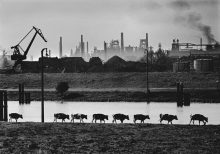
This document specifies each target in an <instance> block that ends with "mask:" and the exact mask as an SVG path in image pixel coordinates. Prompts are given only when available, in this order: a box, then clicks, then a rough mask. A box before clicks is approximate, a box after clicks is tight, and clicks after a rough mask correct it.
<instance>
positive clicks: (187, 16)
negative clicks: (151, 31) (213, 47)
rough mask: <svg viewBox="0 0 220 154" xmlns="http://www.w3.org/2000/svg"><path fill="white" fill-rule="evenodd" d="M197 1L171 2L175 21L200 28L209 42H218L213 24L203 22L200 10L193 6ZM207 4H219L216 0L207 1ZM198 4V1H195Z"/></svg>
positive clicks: (178, 0)
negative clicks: (194, 8)
mask: <svg viewBox="0 0 220 154" xmlns="http://www.w3.org/2000/svg"><path fill="white" fill-rule="evenodd" d="M195 2H196V1H194V2H192V1H189V2H188V1H184V0H177V1H173V2H171V3H170V4H169V5H170V6H171V8H173V10H175V17H174V21H175V22H176V23H180V24H185V25H186V26H189V27H190V28H194V29H197V30H199V31H200V32H201V33H202V34H203V36H204V37H205V38H206V39H207V41H208V43H216V42H218V41H217V40H216V39H215V37H214V34H213V33H212V29H211V26H210V25H208V24H205V23H203V17H202V15H201V14H200V13H199V12H196V11H194V10H193V8H192V7H191V6H192V5H193V3H195ZM205 2H206V3H205V4H206V5H208V4H217V1H216V0H210V1H209V2H208V1H205ZM203 3H204V2H203ZM195 4H196V3H195Z"/></svg>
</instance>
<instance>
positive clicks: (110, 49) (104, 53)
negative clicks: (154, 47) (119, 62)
mask: <svg viewBox="0 0 220 154" xmlns="http://www.w3.org/2000/svg"><path fill="white" fill-rule="evenodd" d="M84 46H85V42H84V41H83V36H82V35H81V42H80V43H79V45H78V46H76V49H75V53H73V52H71V54H70V56H71V57H83V58H84V59H85V60H86V61H87V60H88V59H90V58H91V57H99V58H101V59H102V60H103V61H107V60H108V59H109V58H111V57H113V56H119V57H121V58H123V59H124V60H128V61H138V60H140V58H141V57H143V56H144V54H145V53H144V50H145V49H146V48H147V49H148V34H146V38H145V39H140V45H139V47H137V46H131V45H129V46H125V45H124V33H121V38H120V41H119V40H118V39H113V40H111V41H110V42H109V43H107V42H105V41H104V49H103V50H100V49H98V48H97V47H94V49H93V51H91V52H90V53H89V49H88V42H87V51H85V49H84Z"/></svg>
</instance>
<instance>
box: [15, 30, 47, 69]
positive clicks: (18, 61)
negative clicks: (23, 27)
mask: <svg viewBox="0 0 220 154" xmlns="http://www.w3.org/2000/svg"><path fill="white" fill-rule="evenodd" d="M33 30H35V33H34V36H33V37H32V39H31V41H30V43H29V44H28V46H27V48H26V50H23V49H22V48H21V46H20V43H21V42H22V41H23V40H24V39H25V38H26V37H27V36H28V35H29V34H30V33H31V32H32V31H33ZM37 34H38V35H40V37H41V38H42V39H43V40H44V41H45V42H47V40H46V39H45V37H44V36H43V33H42V32H41V30H40V29H39V28H36V27H34V26H33V28H32V29H31V30H30V31H29V32H28V33H27V35H25V36H24V37H23V38H22V39H21V41H20V42H19V43H18V44H17V45H15V46H12V47H11V49H14V51H13V55H11V59H12V60H15V64H14V66H13V69H15V68H16V67H17V65H18V64H21V62H22V60H24V59H26V58H27V54H28V51H29V50H30V48H31V46H32V44H33V42H34V40H35V38H36V36H37ZM20 50H22V52H23V54H22V52H21V51H20Z"/></svg>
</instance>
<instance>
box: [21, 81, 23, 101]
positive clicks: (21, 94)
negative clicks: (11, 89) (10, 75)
mask: <svg viewBox="0 0 220 154" xmlns="http://www.w3.org/2000/svg"><path fill="white" fill-rule="evenodd" d="M21 101H22V103H23V104H24V83H22V84H21Z"/></svg>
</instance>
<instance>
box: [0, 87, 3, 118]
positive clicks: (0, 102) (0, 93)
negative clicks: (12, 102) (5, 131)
mask: <svg viewBox="0 0 220 154" xmlns="http://www.w3.org/2000/svg"><path fill="white" fill-rule="evenodd" d="M0 121H3V91H0Z"/></svg>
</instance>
